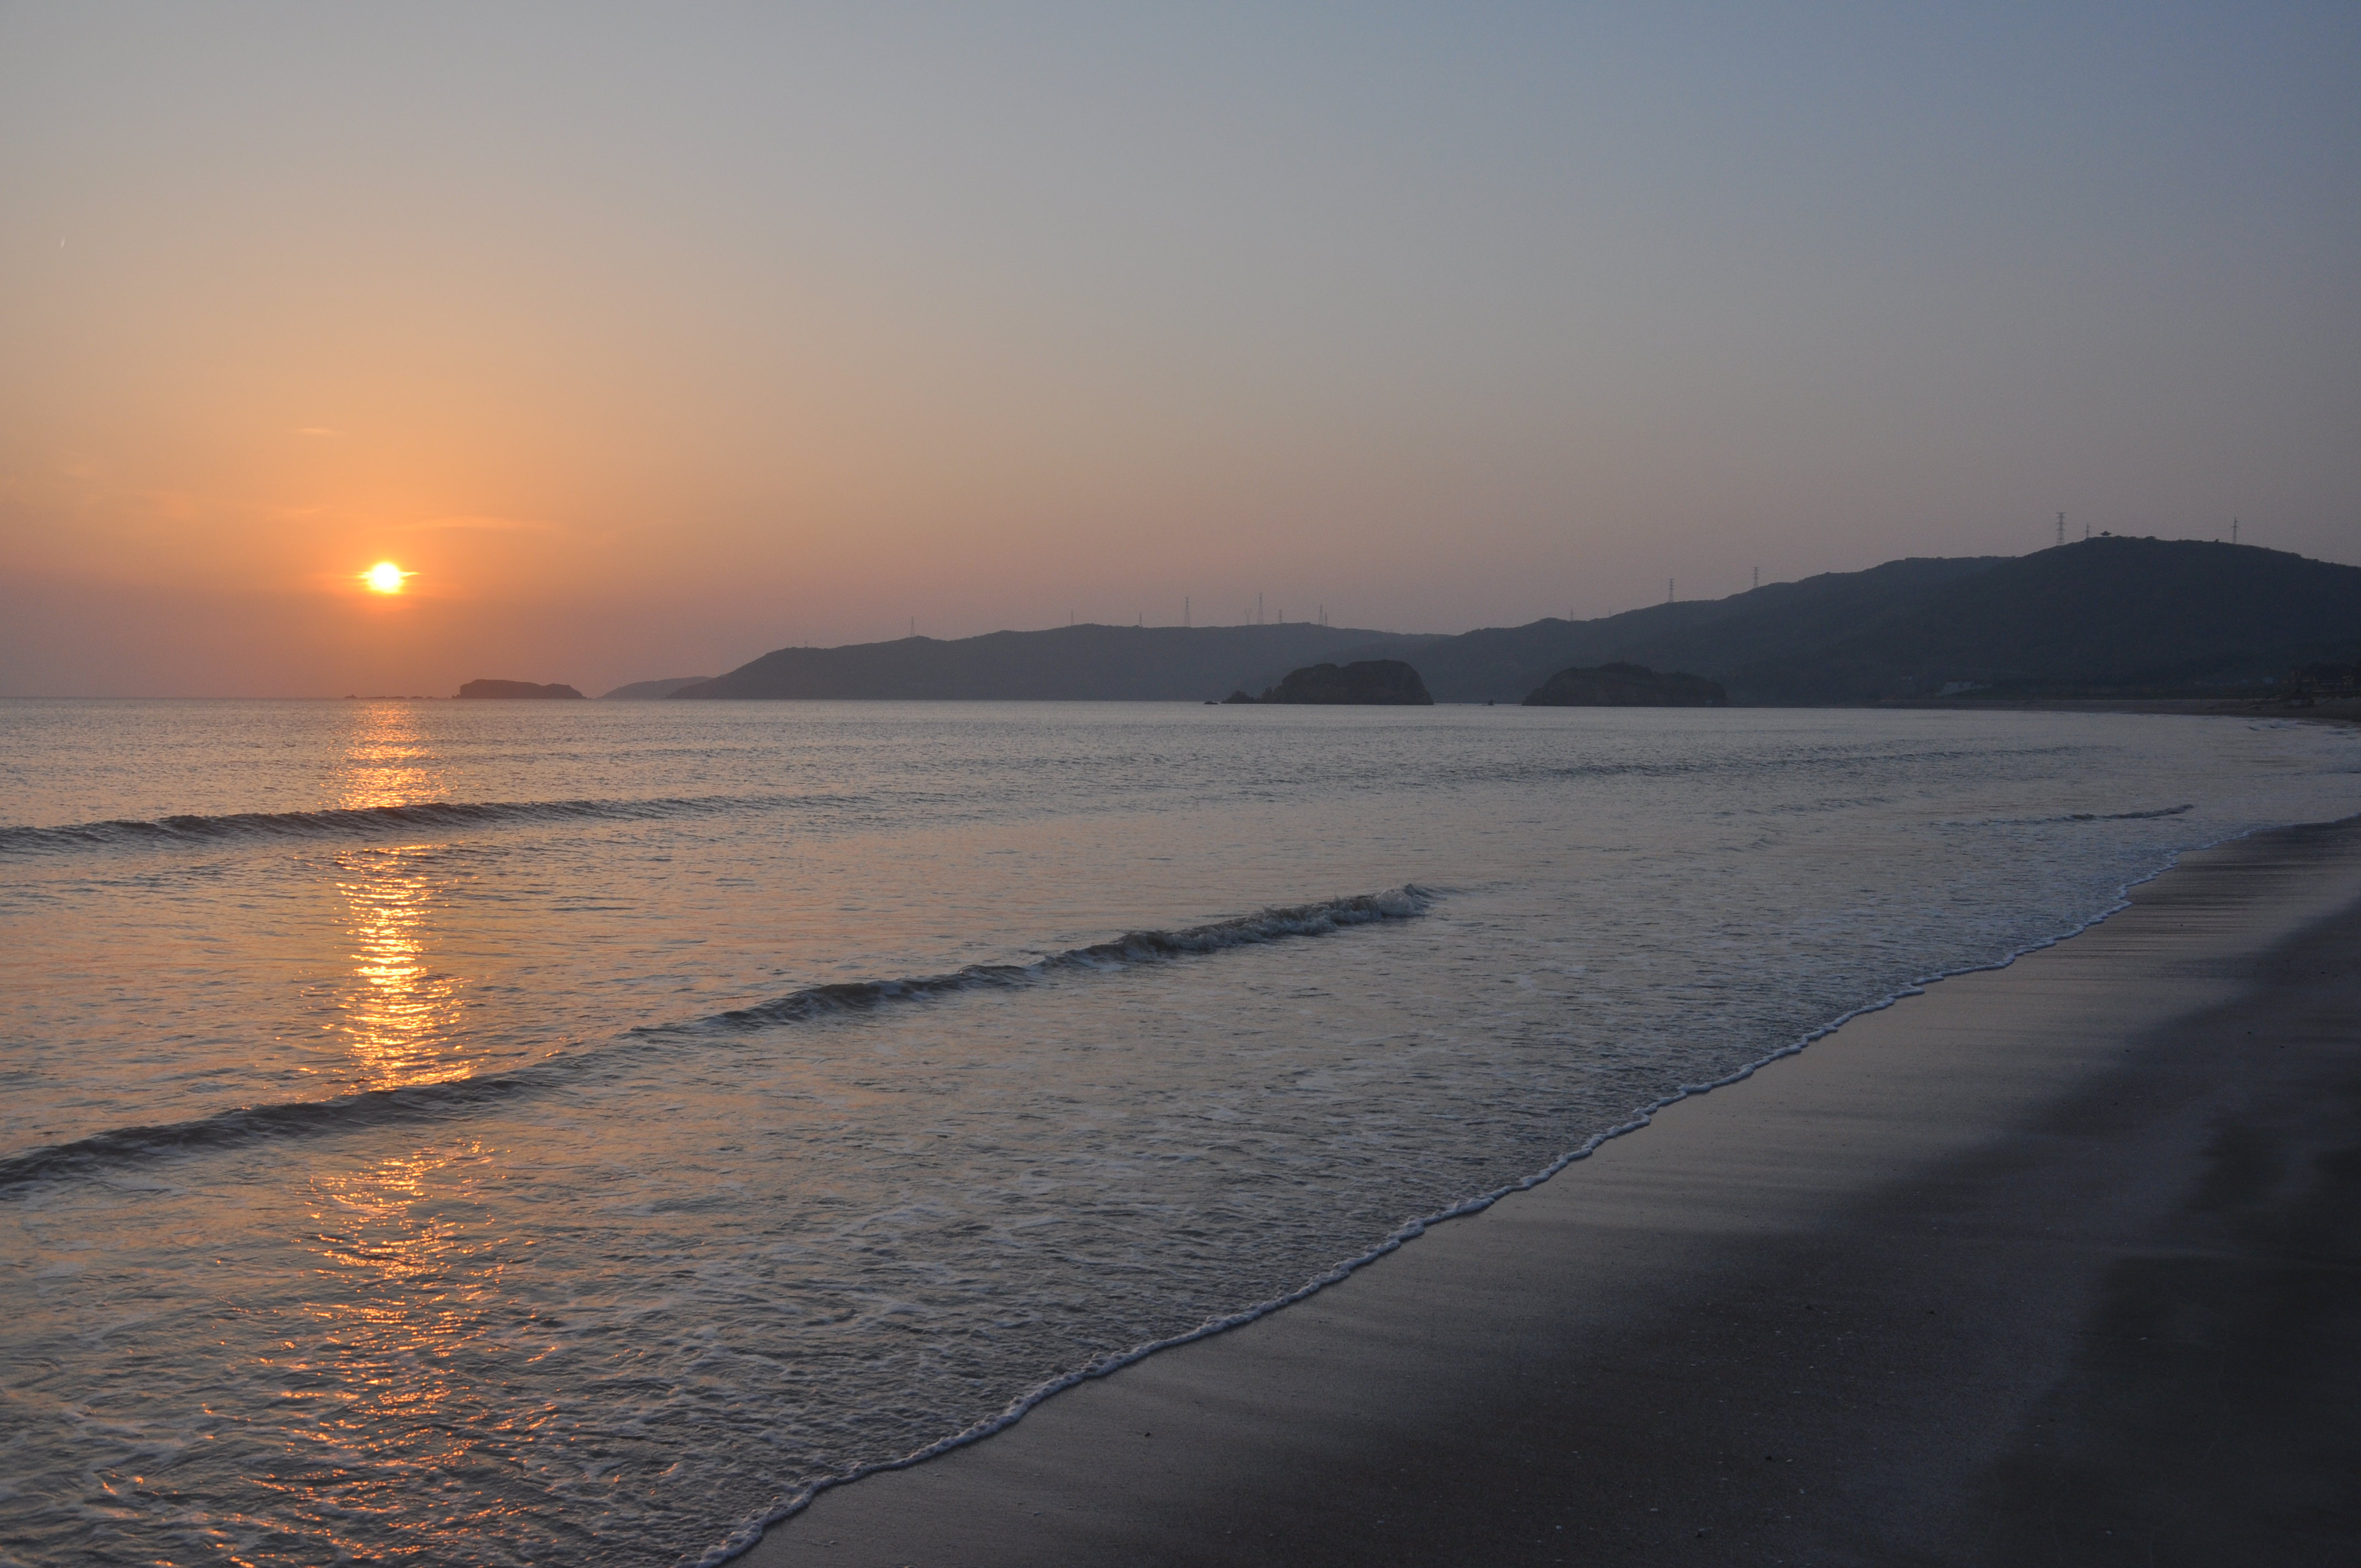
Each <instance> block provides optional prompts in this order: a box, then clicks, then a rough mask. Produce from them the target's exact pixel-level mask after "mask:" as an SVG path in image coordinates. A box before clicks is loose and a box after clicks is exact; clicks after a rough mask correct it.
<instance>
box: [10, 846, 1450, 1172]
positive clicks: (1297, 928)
mask: <svg viewBox="0 0 2361 1568" xmlns="http://www.w3.org/2000/svg"><path fill="white" fill-rule="evenodd" d="M1434 898H1435V894H1434V893H1433V891H1432V890H1431V889H1427V888H1422V887H1418V886H1415V885H1412V884H1404V885H1403V886H1401V887H1398V888H1393V889H1390V890H1389V891H1387V892H1384V893H1363V894H1351V895H1349V896H1346V897H1342V898H1331V899H1325V900H1322V901H1320V902H1318V903H1313V904H1298V905H1288V906H1286V907H1283V908H1272V909H1263V910H1259V911H1257V912H1256V913H1255V914H1252V915H1244V916H1236V917H1235V918H1233V919H1229V920H1217V921H1214V922H1213V923H1212V924H1210V925H1205V926H1190V927H1182V928H1180V929H1179V930H1173V931H1129V932H1126V933H1125V934H1124V935H1122V936H1120V937H1117V938H1115V939H1114V940H1113V941H1108V942H1094V943H1093V944H1091V945H1090V946H1089V947H1084V948H1068V949H1066V950H1065V951H1063V952H1057V953H1051V954H1049V956H1048V957H1046V958H1040V959H1035V960H1033V961H1032V962H1031V963H1027V964H970V965H969V966H967V967H966V968H965V969H961V970H953V971H952V972H950V973H949V974H937V975H920V976H916V977H913V978H909V979H904V980H876V981H841V982H839V983H836V984H831V985H814V986H807V987H805V988H804V989H803V990H800V991H791V992H787V993H786V994H785V995H784V996H779V997H774V998H773V999H772V1000H770V1001H768V1002H760V1003H754V1004H752V1006H747V1007H733V1008H730V1010H728V1011H727V1012H722V1013H716V1014H710V1015H708V1016H707V1017H704V1018H698V1019H693V1020H690V1021H688V1022H686V1023H679V1024H656V1025H642V1027H639V1028H636V1029H631V1030H629V1031H627V1032H626V1033H625V1034H623V1035H622V1036H620V1037H619V1039H618V1040H617V1041H615V1042H612V1043H610V1044H609V1046H607V1047H603V1048H594V1049H591V1050H588V1051H577V1052H574V1053H572V1054H569V1055H566V1056H558V1057H548V1058H543V1059H542V1060H540V1061H537V1062H534V1063H532V1064H531V1065H529V1066H525V1067H519V1068H511V1069H506V1070H503V1071H500V1072H488V1073H482V1074H478V1075H476V1076H473V1077H467V1078H453V1079H443V1080H437V1081H435V1082H433V1083H412V1084H405V1085H403V1086H401V1088H398V1089H367V1090H359V1091H355V1092H353V1093H350V1094H339V1095H335V1096H332V1097H330V1098H328V1099H324V1100H290V1101H281V1102H277V1103H275V1104H269V1105H243V1106H239V1107H237V1108H236V1109H235V1110H229V1111H219V1112H215V1113H213V1114H211V1115H207V1116H196V1117H192V1118H190V1119H189V1120H187V1121H182V1122H169V1123H161V1124H156V1125H152V1126H136V1127H115V1128H111V1129H109V1130H108V1131H106V1132H103V1133H93V1134H92V1135H90V1136H88V1137H83V1138H76V1139H73V1140H72V1141H71V1142H69V1143H62V1144H50V1145H46V1146H42V1147H39V1148H34V1149H27V1150H26V1151H25V1152H24V1153H22V1154H16V1155H10V1156H7V1157H0V1192H5V1191H8V1190H12V1189H15V1188H18V1187H24V1186H27V1185H29V1184H31V1183H34V1182H38V1181H49V1180H56V1179H62V1178H68V1177H74V1176H82V1175H87V1174H90V1173H92V1172H94V1171H97V1170H100V1169H104V1168H112V1167H117V1166H123V1165H127V1164H132V1163H135V1162H137V1161H140V1160H144V1159H149V1158H153V1157H159V1156H169V1155H176V1154H191V1153H198V1152H202V1151H204V1150H208V1149H218V1148H230V1147H238V1146H247V1145H251V1144H257V1143H264V1142H269V1141H272V1140H275V1139H280V1138H290V1137H303V1136H310V1135H319V1134H324V1133H339V1132H352V1131H358V1130H362V1129H367V1128H372V1127H383V1126H391V1125H395V1124H401V1123H408V1122H424V1121H441V1120H445V1119H448V1118H452V1117H456V1116H463V1115H467V1114H471V1113H475V1112H478V1111H481V1110H484V1109H487V1108H489V1107H490V1106H493V1105H496V1104H499V1103H500V1102H505V1101H509V1100H512V1099H515V1098H518V1097H520V1096H522V1095H527V1094H533V1093H537V1092H540V1091H544V1090H547V1089H551V1088H554V1087H556V1086H557V1085H559V1084H561V1083H563V1082H566V1081H567V1080H569V1079H571V1078H573V1077H574V1076H575V1075H576V1074H577V1073H578V1072H580V1071H581V1070H582V1069H585V1068H587V1067H590V1066H592V1065H594V1064H597V1063H598V1062H601V1061H604V1060H607V1059H609V1058H611V1057H612V1056H613V1055H614V1053H615V1052H616V1050H617V1049H618V1048H620V1047H628V1046H629V1045H631V1044H632V1043H642V1044H644V1043H651V1042H653V1041H657V1040H663V1039H678V1038H682V1037H684V1036H697V1035H700V1034H702V1035H715V1034H730V1033H737V1032H743V1031H747V1030H753V1029H766V1028H775V1027H779V1026H781V1025H790V1024H797V1023H805V1022H808V1021H811V1020H814V1019H820V1018H826V1017H829V1016H833V1015H841V1014H851V1013H859V1012H865V1011H868V1010H871V1009H873V1008H877V1007H881V1006H884V1005H885V1004H887V1003H895V1002H925V1001H930V1000H934V999H938V998H941V997H947V996H952V995H956V994H958V993H959V992H972V991H985V990H1010V989H1014V988H1016V987H1020V986H1027V985H1037V984H1040V983H1042V982H1043V981H1049V980H1050V979H1052V978H1053V977H1056V976H1059V975H1063V974H1071V973H1074V972H1077V971H1081V972H1093V971H1096V972H1106V971H1112V970H1123V969H1129V968H1134V967H1137V966H1139V965H1142V964H1157V963H1169V962H1171V961H1173V960H1175V959H1184V958H1192V957H1198V956H1202V955H1206V954H1212V953H1218V952H1223V951H1225V950H1228V949H1230V948H1242V947H1249V946H1254V945H1257V944H1261V943H1267V942H1277V941H1284V940H1287V939H1288V938H1296V937H1318V936H1325V935H1328V934H1329V933H1332V932H1335V931H1343V930H1347V929H1350V928H1351V927H1356V926H1366V925H1370V924H1373V923H1376V922H1380V921H1391V920H1408V919H1412V918H1415V917H1416V916H1420V915H1422V914H1424V913H1425V912H1426V911H1427V909H1428V908H1429V907H1430V906H1431V905H1433V902H1434Z"/></svg>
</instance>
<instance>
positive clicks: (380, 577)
mask: <svg viewBox="0 0 2361 1568" xmlns="http://www.w3.org/2000/svg"><path fill="white" fill-rule="evenodd" d="M408 576H415V574H414V573H411V572H405V571H403V570H402V569H401V567H399V566H397V565H394V564H393V563H392V562H390V561H379V563H378V564H377V565H374V566H371V567H370V568H369V569H368V571H366V572H363V573H362V574H361V581H362V582H365V583H367V584H368V586H369V587H372V588H374V589H376V590H377V591H378V592H379V593H381V594H398V593H400V592H401V580H402V579H403V578H404V577H408Z"/></svg>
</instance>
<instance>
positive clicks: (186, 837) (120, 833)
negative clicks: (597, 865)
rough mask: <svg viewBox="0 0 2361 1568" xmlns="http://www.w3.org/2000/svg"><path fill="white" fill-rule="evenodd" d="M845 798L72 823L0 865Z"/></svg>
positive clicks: (554, 803)
mask: <svg viewBox="0 0 2361 1568" xmlns="http://www.w3.org/2000/svg"><path fill="white" fill-rule="evenodd" d="M845 799H846V797H843V796H808V795H807V796H787V795H697V796H676V797H670V798H658V799H653V800H482V801H457V800H429V801H420V802H418V803H416V804H414V805H410V806H359V807H355V808H351V809H340V810H328V811H238V812H231V813H228V814H226V815H224V816H219V817H156V818H153V819H150V820H145V821H140V820H131V819H118V820H115V821H110V822H71V823H67V824H64V825H62V826H60V827H55V828H0V859H10V858H16V857H23V856H31V855H55V854H68V853H71V852H73V851H75V850H104V849H120V848H126V847H129V848H146V847H155V846H173V845H196V844H213V843H220V842H223V841H225V840H236V839H342V838H375V837H379V836H381V835H384V834H388V833H405V832H416V831H419V830H422V829H425V830H437V829H443V830H447V829H450V828H488V827H503V826H507V825H510V824H512V823H530V822H571V821H604V822H643V821H649V820H653V819H658V818H663V817H705V816H713V815H718V814H721V813H726V812H730V811H740V810H746V809H749V808H762V807H765V806H788V805H812V806H826V805H840V804H843V803H844V801H845Z"/></svg>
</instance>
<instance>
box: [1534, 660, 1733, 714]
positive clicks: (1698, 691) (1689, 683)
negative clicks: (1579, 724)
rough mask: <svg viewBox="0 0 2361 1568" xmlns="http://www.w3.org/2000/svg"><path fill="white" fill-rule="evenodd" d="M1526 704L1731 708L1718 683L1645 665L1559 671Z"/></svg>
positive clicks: (1537, 689) (1614, 665)
mask: <svg viewBox="0 0 2361 1568" xmlns="http://www.w3.org/2000/svg"><path fill="white" fill-rule="evenodd" d="M1525 706H1526V707H1729V706H1730V694H1729V693H1728V692H1726V691H1724V690H1722V689H1721V685H1720V684H1719V682H1715V681H1709V680H1707V679H1706V678H1705V677H1704V676H1703V675H1692V674H1686V673H1685V672H1683V671H1680V670H1671V671H1667V672H1665V673H1664V674H1658V673H1657V672H1656V671H1654V670H1652V669H1650V668H1648V667H1647V666H1646V665H1645V664H1601V665H1599V666H1598V668H1597V669H1595V670H1586V669H1583V668H1582V667H1581V666H1579V665H1576V667H1575V668H1573V669H1570V670H1560V671H1559V672H1558V673H1557V674H1554V675H1552V676H1551V677H1550V678H1549V679H1547V680H1545V681H1543V683H1542V684H1541V685H1539V686H1537V687H1535V688H1534V689H1533V692H1532V696H1528V697H1526V698H1525Z"/></svg>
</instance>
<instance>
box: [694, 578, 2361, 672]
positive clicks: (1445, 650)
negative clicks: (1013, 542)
mask: <svg viewBox="0 0 2361 1568" xmlns="http://www.w3.org/2000/svg"><path fill="white" fill-rule="evenodd" d="M2357 654H2361V567H2356V566H2337V565H2329V564H2327V563H2325V562H2320V561H2309V560H2306V559H2304V558H2303V557H2302V556H2300V555H2290V554H2285V553H2283V552H2279V551H2274V550H2262V549H2257V548H2256V547H2255V546H2253V545H2241V544H2213V543H2199V542H2194V541H2180V540H2157V539H2109V538H2100V539H2091V540H2084V541H2081V542H2080V543H2073V544H2067V545H2061V546H2059V548H2056V549H2053V550H2044V551H2042V552H2040V553H2039V554H2033V555H2025V556H2017V557H2014V558H2012V557H2007V556H1985V557H1978V558H1971V559H1962V560H1908V561H1890V562H1887V563H1886V564H1885V565H1882V566H1876V567H1872V568H1871V569H1870V570H1868V571H1865V572H1831V573H1828V574H1826V575H1824V576H1817V577H1806V578H1805V579H1804V580H1803V581H1801V582H1796V583H1775V584H1771V585H1768V586H1765V587H1760V588H1755V589H1753V590H1752V591H1750V592H1747V593H1742V594H1735V595H1732V596H1731V597H1730V598H1725V599H1706V600H1692V601H1689V602H1686V603H1680V604H1662V605H1651V606H1649V607H1648V608H1647V609H1635V610H1630V611H1627V612H1625V613H1624V614H1621V615H1611V616H1607V617H1604V618H1602V619H1600V620H1580V621H1570V620H1537V621H1534V622H1532V624H1530V625H1527V626H1517V627H1493V628H1487V629H1485V630H1480V631H1470V632H1467V633H1466V634H1464V635H1461V636H1457V637H1433V636H1418V635H1402V634H1397V633H1388V632H1376V631H1353V630H1341V629H1335V628H1330V627H1323V626H1309V625H1302V624H1290V625H1286V626H1227V627H1200V628H1197V629H1195V630H1187V629H1184V628H1180V627H1145V628H1141V627H1129V626H1076V627H1061V628H1059V629H1057V630H1050V631H999V632H994V633H993V634H991V635H990V636H986V637H970V638H965V639H962V640H961V641H955V642H939V641H935V640H934V639H932V638H926V637H912V638H904V639H902V640H901V641H895V642H873V643H866V644H862V645H859V646H855V647H850V648H783V649H781V650H779V651H778V652H774V653H765V654H764V655H763V657H761V658H760V659H757V660H755V661H754V662H753V663H750V664H747V665H744V666H743V667H741V668H740V669H737V670H733V671H731V672H730V674H726V675H722V676H720V677H719V678H717V679H714V680H710V681H705V682H702V683H699V684H698V685H693V686H689V687H686V688H685V689H683V690H682V691H681V692H679V693H678V694H676V695H678V696H806V697H1003V698H1098V699H1106V700H1130V701H1141V700H1149V701H1153V700H1203V699H1210V698H1213V697H1218V696H1222V695H1223V694H1224V693H1225V692H1228V691H1231V690H1234V689H1244V690H1246V691H1260V690H1263V689H1264V688H1266V687H1268V686H1272V685H1277V684H1278V683H1279V680H1280V679H1281V678H1282V677H1283V676H1285V675H1286V674H1287V673H1288V672H1289V671H1290V670H1293V669H1297V668H1300V667H1301V666H1302V665H1305V664H1309V663H1335V664H1345V663H1353V662H1356V661H1361V660H1369V659H1400V660H1402V661H1404V662H1406V663H1411V664H1414V665H1415V666H1416V667H1417V669H1418V672H1419V674H1421V675H1422V677H1423V678H1424V680H1425V683H1426V686H1427V689H1428V690H1429V691H1430V692H1432V693H1433V695H1434V697H1435V700H1436V701H1438V702H1483V701H1487V700H1495V701H1501V702H1521V701H1523V699H1524V697H1525V696H1526V695H1527V694H1528V693H1530V692H1532V690H1533V689H1534V688H1535V687H1537V686H1539V685H1542V683H1543V682H1544V681H1546V680H1547V679H1549V677H1550V676H1552V675H1554V674H1557V673H1558V672H1559V671H1561V670H1565V669H1566V668H1568V667H1570V666H1576V665H1581V666H1598V665H1603V664H1610V663H1631V664H1643V665H1647V666H1649V667H1651V668H1653V669H1659V670H1667V669H1670V670H1687V671H1693V672H1695V673H1696V674H1699V675H1702V676H1704V677H1706V678H1707V679H1708V680H1712V681H1718V682H1719V683H1720V684H1721V685H1724V686H1725V687H1727V688H1728V689H1729V692H1730V698H1731V700H1732V701H1734V702H1740V703H1758V704H1760V703H1792V704H1812V703H1854V702H1875V701H1881V700H1891V699H1897V698H1909V697H1918V696H1936V695H1938V694H1940V693H1942V692H1943V691H1944V689H1945V688H1946V687H1953V688H1957V687H1968V686H1973V687H1985V688H1995V689H1998V690H2002V691H2015V692H2025V693H2037V692H2043V691H2082V692H2096V691H2107V692H2124V693H2131V692H2141V691H2164V690H2175V689H2179V690H2185V689H2190V688H2192V687H2202V686H2207V685H2215V686H2219V685H2235V684H2241V683H2252V682H2259V681H2261V680H2263V679H2265V678H2268V677H2273V676H2279V675H2284V674H2288V673H2289V672H2290V671H2292V670H2294V669H2296V668H2298V667H2300V666H2301V665H2304V664H2307V663H2314V662H2317V661H2321V660H2329V661H2335V662H2342V663H2351V662H2352V661H2353V660H2354V659H2355V657H2356V655H2357Z"/></svg>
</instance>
